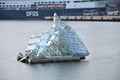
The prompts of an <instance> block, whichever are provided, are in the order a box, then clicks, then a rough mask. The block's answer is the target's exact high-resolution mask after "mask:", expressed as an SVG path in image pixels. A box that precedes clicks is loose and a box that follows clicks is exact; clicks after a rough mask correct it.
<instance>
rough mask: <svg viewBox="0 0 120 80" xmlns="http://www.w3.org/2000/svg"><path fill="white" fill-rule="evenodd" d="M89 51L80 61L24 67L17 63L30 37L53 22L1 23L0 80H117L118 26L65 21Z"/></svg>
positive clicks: (119, 55) (119, 68) (119, 72)
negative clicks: (17, 58)
mask: <svg viewBox="0 0 120 80" xmlns="http://www.w3.org/2000/svg"><path fill="white" fill-rule="evenodd" d="M65 23H66V24H68V25H70V26H72V27H73V28H74V30H75V31H76V32H77V34H78V35H79V36H80V38H81V39H82V40H83V42H84V43H85V45H86V47H87V48H88V50H89V52H90V56H88V57H87V59H85V60H82V61H80V62H61V63H44V64H34V65H29V64H24V63H21V62H18V61H17V60H16V55H17V54H18V52H24V50H25V49H26V46H27V42H28V40H29V38H30V36H31V35H32V34H39V32H41V31H43V30H49V29H50V27H51V26H52V21H14V20H12V21H9V20H8V21H7V20H5V21H4V20H3V21H2V20H1V21H0V80H120V23H119V22H80V21H65Z"/></svg>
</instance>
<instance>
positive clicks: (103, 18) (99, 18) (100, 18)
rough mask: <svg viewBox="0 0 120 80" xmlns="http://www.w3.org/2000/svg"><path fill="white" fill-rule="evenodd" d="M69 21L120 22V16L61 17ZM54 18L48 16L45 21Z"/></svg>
mask: <svg viewBox="0 0 120 80" xmlns="http://www.w3.org/2000/svg"><path fill="white" fill-rule="evenodd" d="M59 17H60V19H61V20H67V21H120V16H59ZM53 18H54V17H53V16H46V17H44V20H53Z"/></svg>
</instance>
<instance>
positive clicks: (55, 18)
mask: <svg viewBox="0 0 120 80" xmlns="http://www.w3.org/2000/svg"><path fill="white" fill-rule="evenodd" d="M56 20H57V14H56V13H54V22H56Z"/></svg>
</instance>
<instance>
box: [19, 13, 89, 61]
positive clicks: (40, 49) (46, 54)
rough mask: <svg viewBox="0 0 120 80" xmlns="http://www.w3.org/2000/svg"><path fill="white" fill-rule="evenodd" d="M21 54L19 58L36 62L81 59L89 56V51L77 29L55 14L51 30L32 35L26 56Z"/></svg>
mask: <svg viewBox="0 0 120 80" xmlns="http://www.w3.org/2000/svg"><path fill="white" fill-rule="evenodd" d="M21 55H22V54H21V53H20V54H19V55H18V57H17V59H18V60H20V61H25V62H29V63H36V62H54V61H73V60H80V59H83V58H85V57H86V56H88V55H89V52H88V50H87V48H86V47H85V45H84V43H83V42H82V40H81V39H80V38H79V36H78V35H77V34H76V33H75V31H74V30H73V29H72V28H71V27H70V26H68V25H65V24H64V23H63V22H61V20H60V19H59V18H58V16H57V15H56V14H54V24H53V26H52V27H51V29H50V31H43V32H41V33H40V34H39V35H37V36H35V35H32V36H31V38H30V40H29V41H28V46H27V49H26V50H25V54H24V56H23V55H22V56H21Z"/></svg>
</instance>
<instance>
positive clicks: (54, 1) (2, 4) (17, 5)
mask: <svg viewBox="0 0 120 80" xmlns="http://www.w3.org/2000/svg"><path fill="white" fill-rule="evenodd" d="M105 11H106V4H105V1H103V0H99V1H93V0H0V18H3V19H4V18H11V19H12V18H13V19H14V18H16V19H17V18H19V19H24V18H26V19H27V18H28V19H29V18H39V19H43V18H44V17H45V16H52V15H53V14H54V13H55V12H56V13H57V14H58V15H59V16H63V15H66V16H80V15H93V14H94V15H105Z"/></svg>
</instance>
